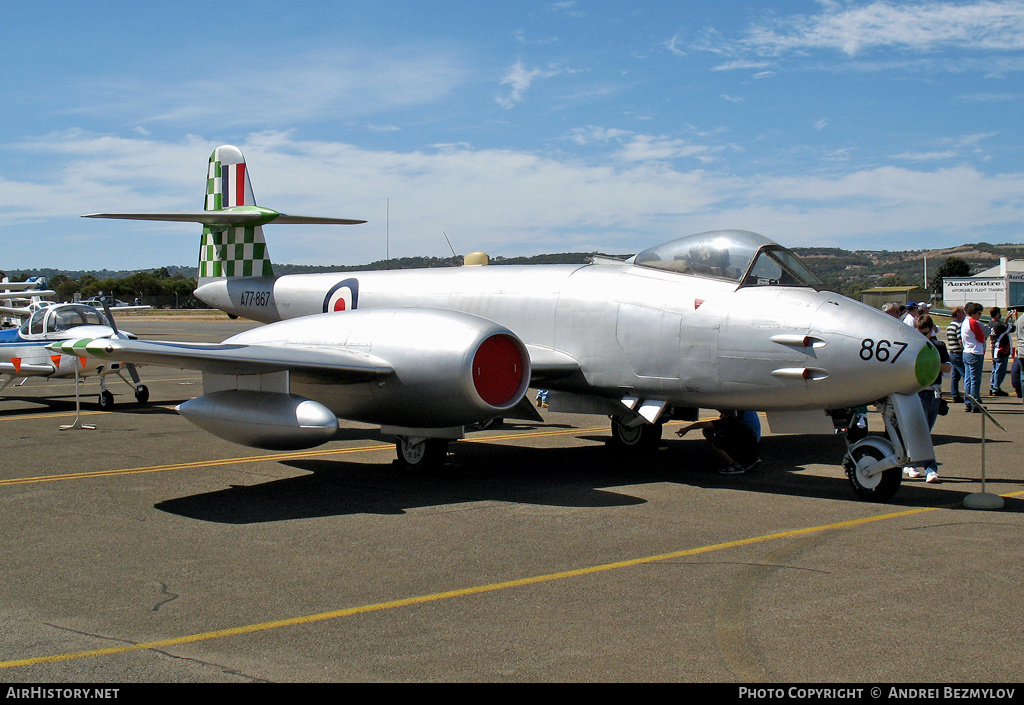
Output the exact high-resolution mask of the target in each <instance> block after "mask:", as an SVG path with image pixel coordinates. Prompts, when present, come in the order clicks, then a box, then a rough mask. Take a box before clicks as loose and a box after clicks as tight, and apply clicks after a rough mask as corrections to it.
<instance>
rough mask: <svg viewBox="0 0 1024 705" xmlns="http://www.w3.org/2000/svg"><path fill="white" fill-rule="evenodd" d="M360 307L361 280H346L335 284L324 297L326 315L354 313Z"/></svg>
mask: <svg viewBox="0 0 1024 705" xmlns="http://www.w3.org/2000/svg"><path fill="white" fill-rule="evenodd" d="M358 307H359V280H357V279H346V280H344V281H342V282H339V283H337V284H335V285H334V286H333V287H332V288H331V290H330V291H328V292H327V296H326V297H324V313H330V312H332V311H353V310H355V309H356V308H358Z"/></svg>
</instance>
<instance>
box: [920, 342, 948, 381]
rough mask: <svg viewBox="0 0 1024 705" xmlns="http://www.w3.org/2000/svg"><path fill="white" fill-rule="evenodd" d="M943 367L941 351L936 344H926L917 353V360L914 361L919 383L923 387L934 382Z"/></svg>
mask: <svg viewBox="0 0 1024 705" xmlns="http://www.w3.org/2000/svg"><path fill="white" fill-rule="evenodd" d="M941 369H942V361H941V360H940V359H939V351H938V350H937V349H936V348H935V346H934V345H925V346H924V347H923V348H921V352H919V353H918V354H917V362H915V363H914V372H916V373H917V383H918V384H920V385H921V386H922V387H928V386H930V385H932V384H934V383H935V380H936V378H937V377H938V376H939V372H940V370H941Z"/></svg>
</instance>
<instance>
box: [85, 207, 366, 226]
mask: <svg viewBox="0 0 1024 705" xmlns="http://www.w3.org/2000/svg"><path fill="white" fill-rule="evenodd" d="M82 217H83V218H112V219H115V220H160V221H169V222H174V223H201V224H203V225H225V226H232V225H246V224H249V223H256V222H260V223H265V222H268V221H269V222H273V223H283V224H286V225H359V224H361V223H365V222H366V221H365V220H353V219H351V218H322V217H319V216H312V215H286V214H285V213H278V214H277V215H276V216H273V211H271V212H270V213H269V214H268V213H267V212H266V211H258V210H244V211H228V210H220V211H193V212H189V213H89V214H88V215H83V216H82ZM271 218H272V219H271Z"/></svg>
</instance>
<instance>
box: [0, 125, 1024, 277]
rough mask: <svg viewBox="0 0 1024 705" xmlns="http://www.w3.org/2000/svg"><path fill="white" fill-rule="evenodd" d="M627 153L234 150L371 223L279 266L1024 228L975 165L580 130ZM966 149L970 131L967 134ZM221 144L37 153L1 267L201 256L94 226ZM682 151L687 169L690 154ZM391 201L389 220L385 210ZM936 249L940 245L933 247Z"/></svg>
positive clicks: (134, 143)
mask: <svg viewBox="0 0 1024 705" xmlns="http://www.w3.org/2000/svg"><path fill="white" fill-rule="evenodd" d="M573 138H574V139H578V140H580V141H581V143H584V144H585V145H588V146H591V147H603V148H606V149H610V150H611V152H612V155H613V157H614V159H611V160H608V159H605V160H603V162H601V163H595V164H588V163H584V162H582V161H581V160H580V159H579V158H578V157H566V156H564V155H560V156H557V157H555V156H542V155H538V154H533V153H528V152H523V151H516V150H502V149H474V148H473V147H471V146H469V145H465V144H451V145H446V146H439V147H435V148H431V149H424V150H416V151H401V152H400V151H387V150H373V149H366V148H362V147H358V146H354V145H351V144H346V143H340V142H323V141H320V142H318V141H309V140H300V139H297V138H296V137H295V136H294V135H293V134H291V133H282V132H263V133H257V134H253V135H250V136H249V138H247V139H246V140H244V141H243V142H241V143H240V144H238V146H239V147H240V148H241V149H242V150H243V153H244V154H245V155H246V157H247V160H248V164H249V173H250V175H251V178H252V182H253V187H254V190H255V192H256V197H257V199H258V202H259V203H260V204H261V205H265V206H268V207H271V208H277V209H280V210H282V211H284V212H291V213H299V214H307V215H324V216H340V217H352V218H366V219H367V220H369V221H370V222H369V223H367V224H366V225H361V226H352V227H345V228H339V227H334V228H330V227H327V228H318V227H314V226H273V225H271V226H268V228H267V238H268V242H269V244H270V250H271V254H272V256H273V258H274V259H275V260H276V261H280V262H303V263H317V264H360V263H365V262H370V261H372V260H375V259H380V258H382V257H383V256H384V251H385V244H384V239H385V231H386V229H387V230H389V231H390V251H391V254H392V255H393V256H404V255H434V256H443V255H445V254H446V253H447V252H448V247H447V244H446V243H445V241H444V237H443V236H442V234H441V233H442V231H444V232H447V234H448V236H449V237H450V238H451V240H452V243H453V244H454V245H455V247H456V249H457V250H459V251H460V252H468V251H472V250H484V251H487V252H489V253H490V254H492V255H505V256H513V255H521V254H533V253H539V252H555V251H566V250H584V251H587V250H602V251H606V252H616V253H621V254H625V253H627V252H635V251H638V250H640V249H643V248H644V247H647V246H650V245H653V244H656V243H658V242H663V241H666V240H669V239H671V238H673V237H677V236H679V235H681V234H686V233H691V232H700V231H702V230H710V229H716V228H727V227H735V228H744V229H749V230H754V231H757V232H761V233H763V234H764V235H767V236H769V237H773V238H775V239H777V240H778V241H780V242H782V243H783V244H786V245H792V246H796V245H813V244H819V245H837V246H842V247H847V248H857V247H870V246H872V245H873V244H874V243H876V239H877V245H878V246H880V247H888V248H889V249H893V248H897V247H901V246H904V243H903V242H900V241H898V238H897V237H896V235H897V234H899V233H907V234H909V233H917V234H920V233H931V234H933V235H934V236H936V237H937V236H939V235H941V236H943V237H945V238H947V241H946V243H945V244H960V243H961V242H970V241H975V240H976V239H988V238H990V237H993V236H991V235H986V233H991V232H993V231H996V232H1004V233H1006V237H1003V238H1000V237H999V236H994V238H995V239H996V240H997V241H1005V240H1006V239H1007V238H1008V237H1010V236H1014V237H1015V236H1018V235H1019V234H1020V228H1021V226H1020V224H1021V222H1024V196H1022V194H1024V174H1022V173H1013V174H1000V175H992V176H990V175H985V174H983V173H981V172H979V171H977V170H976V169H974V168H972V167H967V166H958V167H953V168H949V169H940V170H933V171H924V170H919V169H908V168H896V167H879V168H874V169H861V170H855V171H852V172H848V173H845V174H840V175H836V176H832V177H823V176H821V175H818V174H806V175H800V176H789V177H781V176H772V175H771V174H750V175H749V176H744V177H740V176H736V175H729V174H724V173H715V172H713V171H707V170H706V169H705V168H704V167H702V166H699V165H694V166H687V164H688V159H689V158H697V159H701V158H708V157H711V156H712V155H713V150H712V149H710V148H709V147H707V146H706V145H702V144H699V143H689V142H686V141H683V140H679V139H674V138H673V139H670V138H666V137H659V136H651V135H641V134H635V133H630V132H628V131H622V130H610V129H604V128H597V127H592V128H587V129H585V130H581V131H578V132H577V133H574V135H573ZM966 141H967V142H969V141H970V139H967V140H966ZM215 146H216V144H215V143H213V142H210V141H209V140H206V139H202V138H198V137H191V138H189V139H188V140H184V141H182V142H180V143H163V142H159V141H156V140H152V139H140V138H112V137H105V136H97V135H90V134H86V133H81V132H74V133H68V134H64V135H57V136H48V137H47V138H46V139H39V140H34V141H33V142H31V143H29V144H25V145H24V148H25V150H26V151H27V152H30V153H31V154H32V155H33V158H34V159H36V160H37V161H38V163H39V164H40V165H41V169H40V170H38V171H36V172H33V174H32V175H31V177H29V178H31V179H32V180H28V178H26V179H22V180H13V179H8V180H6V181H3V182H2V183H0V237H3V239H4V241H7V242H13V241H16V240H17V241H19V242H21V241H31V242H32V243H33V246H32V247H31V248H15V249H14V250H12V251H11V252H10V253H9V256H8V261H7V262H6V263H5V266H7V267H8V268H11V267H39V266H56V267H66V268H75V269H77V268H81V267H97V268H98V267H104V266H107V267H113V266H116V267H118V268H121V267H156V266H162V265H166V264H181V263H186V262H194V261H195V252H196V248H197V244H198V239H199V231H198V228H197V227H194V226H189V225H180V224H146V223H124V222H120V221H109V222H107V221H95V220H83V219H80V218H78V217H77V216H78V215H80V214H82V213H87V212H96V211H145V210H154V211H161V210H170V211H175V210H193V209H195V208H197V207H199V205H200V204H201V203H202V194H203V193H204V191H205V173H206V158H207V157H208V155H209V153H210V152H211V151H212V149H213V147H215ZM680 158H684V159H683V160H682V161H677V160H679V159H680ZM389 201H390V223H387V222H386V216H385V212H386V204H387V203H388V202H389ZM929 244H935V243H934V241H931V240H930V241H929Z"/></svg>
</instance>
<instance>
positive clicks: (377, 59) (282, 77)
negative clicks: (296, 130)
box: [67, 47, 468, 126]
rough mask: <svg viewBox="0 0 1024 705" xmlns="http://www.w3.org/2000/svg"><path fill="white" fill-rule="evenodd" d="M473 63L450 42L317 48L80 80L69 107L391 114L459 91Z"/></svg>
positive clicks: (130, 115)
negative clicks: (176, 71) (211, 73)
mask: <svg viewBox="0 0 1024 705" xmlns="http://www.w3.org/2000/svg"><path fill="white" fill-rule="evenodd" d="M467 75H468V70H467V68H466V67H465V65H464V64H463V63H462V61H461V59H460V58H459V57H458V56H457V55H456V53H455V52H452V51H450V50H447V49H435V48H416V47H409V48H406V49H405V50H404V51H387V52H365V51H356V50H322V51H310V52H306V53H303V54H298V55H295V56H292V57H286V58H280V57H276V58H275V60H274V61H273V62H271V61H270V60H269V59H268V57H255V58H252V57H250V59H249V60H245V61H238V62H231V63H229V64H228V65H226V66H225V67H224V68H223V70H222V71H218V75H217V78H216V79H213V78H198V79H194V80H188V81H183V82H179V83H170V84H154V83H153V82H151V81H147V80H139V79H133V78H126V79H123V80H116V81H104V82H94V83H92V84H88V83H86V84H84V85H82V86H79V87H78V88H80V89H81V92H82V94H83V95H84V96H86V98H85V99H83V103H86V104H87V105H88V107H78V108H73V109H71V110H68V111H67V113H68V114H72V115H74V114H83V115H102V116H105V117H108V118H109V117H115V118H122V117H123V119H129V120H131V121H133V122H136V123H143V124H146V125H151V124H155V123H163V124H167V123H185V124H216V125H220V126H227V125H253V124H260V125H286V124H287V125H294V124H307V123H311V122H316V121H322V120H338V119H352V118H360V117H367V116H370V115H380V114H384V113H386V112H387V111H389V110H393V109H396V108H401V107H408V106H416V105H422V104H427V103H432V102H436V101H438V100H440V99H443V98H444V97H446V96H449V95H451V94H452V92H453V91H454V90H455V89H456V87H457V86H458V85H459V84H461V83H462V81H464V80H465V78H466V76H467Z"/></svg>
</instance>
